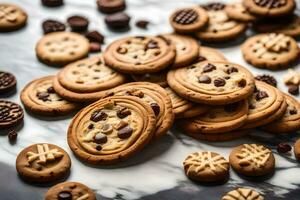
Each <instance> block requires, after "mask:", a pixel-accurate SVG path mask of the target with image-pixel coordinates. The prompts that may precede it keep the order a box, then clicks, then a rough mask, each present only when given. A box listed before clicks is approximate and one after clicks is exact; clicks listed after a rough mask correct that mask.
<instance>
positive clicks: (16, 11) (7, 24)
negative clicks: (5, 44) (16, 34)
mask: <svg viewBox="0 0 300 200" xmlns="http://www.w3.org/2000/svg"><path fill="white" fill-rule="evenodd" d="M26 22H27V14H26V13H25V12H24V11H23V9H22V8H20V7H19V6H16V5H13V4H6V3H0V32H6V31H14V30H17V29H20V28H22V27H23V26H25V25H26Z"/></svg>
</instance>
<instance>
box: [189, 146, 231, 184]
mask: <svg viewBox="0 0 300 200" xmlns="http://www.w3.org/2000/svg"><path fill="white" fill-rule="evenodd" d="M183 166H184V171H185V174H186V176H187V177H188V178H190V179H191V180H194V181H198V182H204V183H211V182H223V181H225V180H227V179H228V177H229V168H230V165H229V162H228V161H227V160H226V159H225V158H224V157H222V156H221V155H219V154H218V153H215V152H210V151H203V152H195V153H192V154H190V155H188V157H187V158H186V159H185V160H184V162H183Z"/></svg>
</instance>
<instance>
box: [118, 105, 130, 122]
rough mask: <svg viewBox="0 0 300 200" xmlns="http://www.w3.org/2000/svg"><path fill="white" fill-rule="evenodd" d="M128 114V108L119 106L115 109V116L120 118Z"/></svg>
mask: <svg viewBox="0 0 300 200" xmlns="http://www.w3.org/2000/svg"><path fill="white" fill-rule="evenodd" d="M128 115H131V111H130V110H129V109H128V108H125V107H124V108H121V109H120V110H118V111H117V116H118V117H119V118H121V119H123V118H125V117H127V116H128Z"/></svg>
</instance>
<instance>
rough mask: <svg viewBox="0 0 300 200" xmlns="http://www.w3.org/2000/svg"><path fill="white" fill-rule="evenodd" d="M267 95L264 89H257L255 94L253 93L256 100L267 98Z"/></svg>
mask: <svg viewBox="0 0 300 200" xmlns="http://www.w3.org/2000/svg"><path fill="white" fill-rule="evenodd" d="M267 97H269V95H268V93H266V92H265V91H258V92H257V93H256V94H255V99H256V101H260V100H262V99H264V98H267Z"/></svg>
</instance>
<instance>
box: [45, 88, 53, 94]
mask: <svg viewBox="0 0 300 200" xmlns="http://www.w3.org/2000/svg"><path fill="white" fill-rule="evenodd" d="M47 92H48V93H49V94H53V93H55V90H54V87H49V88H48V89H47Z"/></svg>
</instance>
